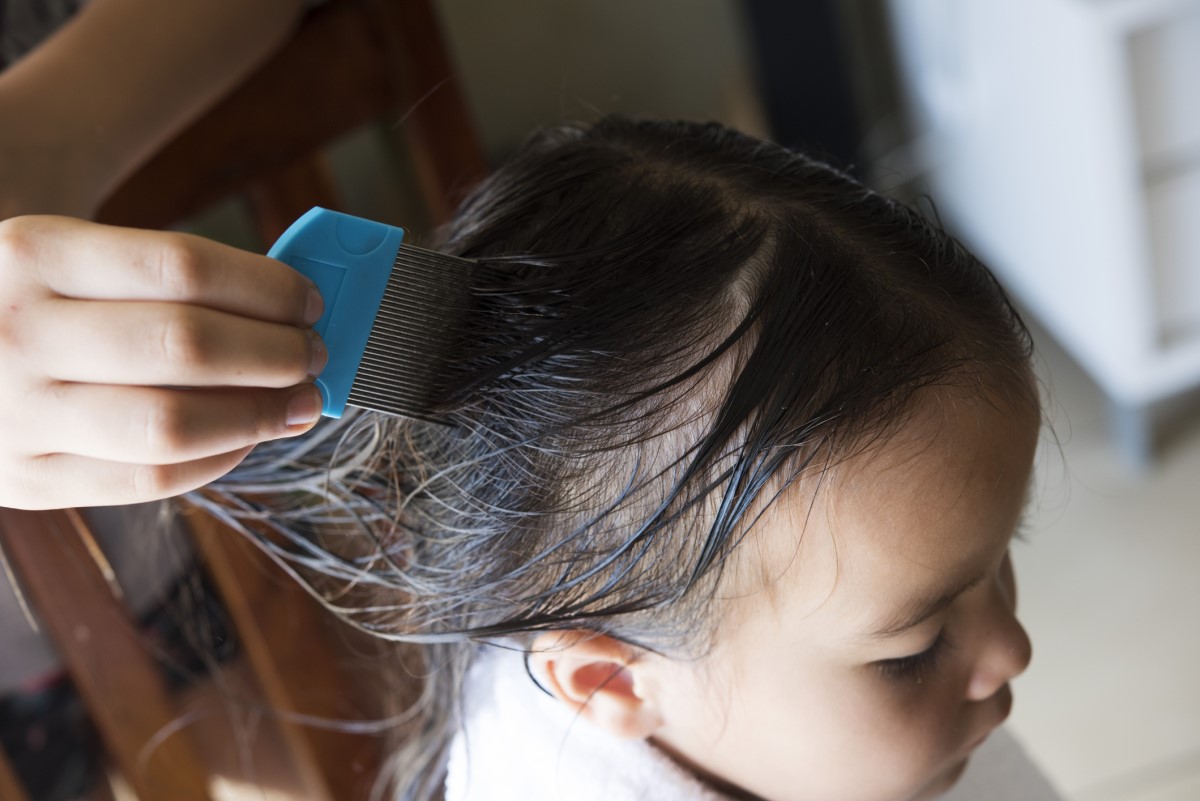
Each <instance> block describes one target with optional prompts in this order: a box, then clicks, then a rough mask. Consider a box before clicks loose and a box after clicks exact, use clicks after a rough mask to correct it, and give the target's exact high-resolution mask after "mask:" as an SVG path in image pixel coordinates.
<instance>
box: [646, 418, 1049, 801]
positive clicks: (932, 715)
mask: <svg viewBox="0 0 1200 801" xmlns="http://www.w3.org/2000/svg"><path fill="white" fill-rule="evenodd" d="M1037 429H1038V421H1037V418H1036V415H1035V414H1033V413H1026V414H1023V415H1022V414H1015V413H1001V412H999V411H997V410H995V409H993V408H991V407H990V406H986V405H983V404H980V403H974V402H969V401H963V400H962V399H961V398H955V397H950V396H946V395H943V396H941V398H940V400H938V399H934V400H932V401H931V402H927V403H926V404H925V406H924V408H923V410H922V411H921V413H920V414H918V417H917V419H916V420H914V421H913V422H912V423H910V424H909V425H907V426H906V427H905V428H904V429H903V430H902V431H901V432H900V433H899V435H898V436H896V437H895V438H894V439H892V440H891V441H889V442H888V443H886V444H885V445H884V446H882V447H880V448H875V449H873V450H870V451H868V452H866V453H864V454H862V455H860V456H858V457H855V458H854V459H852V460H850V461H848V462H846V463H845V464H843V465H842V466H840V467H837V468H835V469H833V470H832V471H830V472H829V473H827V474H826V476H825V482H824V486H823V487H822V488H821V489H820V490H819V491H818V492H816V493H815V494H814V493H813V492H812V491H811V490H808V489H797V490H795V491H792V492H791V494H790V495H787V496H784V497H783V498H781V499H780V501H779V502H778V503H777V504H776V505H775V506H774V507H773V509H774V512H773V514H772V515H771V516H770V517H769V518H764V520H763V521H762V526H761V529H755V530H756V531H758V532H759V533H758V534H757V535H752V536H753V538H752V539H748V540H747V542H746V543H745V544H744V545H743V546H742V547H743V553H744V554H745V555H746V556H747V557H748V558H747V559H745V560H743V561H742V562H741V563H740V566H741V567H742V568H745V569H744V570H740V571H739V572H741V573H747V575H742V576H739V578H738V580H736V581H734V582H731V583H734V584H738V583H740V584H742V585H743V587H745V588H747V589H750V590H752V588H753V587H754V586H761V585H762V581H763V577H766V579H767V581H768V583H769V588H768V590H767V591H765V592H754V591H748V592H745V593H743V594H742V595H741V597H737V598H732V599H730V600H729V601H728V604H729V609H728V611H729V617H727V618H726V619H725V625H724V627H723V628H722V631H721V633H720V634H719V637H718V642H717V646H716V648H715V650H714V651H713V653H712V654H711V655H709V656H708V657H706V658H705V659H704V660H703V661H702V664H700V665H699V666H697V665H695V664H694V663H685V662H674V663H671V662H665V661H664V662H663V663H661V664H659V665H656V666H655V667H654V668H653V669H652V670H651V671H650V672H649V674H648V675H647V676H646V678H647V680H648V681H650V682H651V683H652V684H653V685H655V686H654V687H653V688H648V689H651V691H652V693H653V697H654V698H655V699H657V702H658V703H659V705H660V711H661V713H662V717H663V720H664V725H663V727H662V728H661V729H660V730H659V731H658V732H657V733H656V734H655V736H654V741H655V742H656V743H657V744H658V745H659V746H660V747H662V748H664V749H665V750H667V751H668V752H670V753H672V754H673V755H674V756H675V757H676V758H678V759H679V760H681V761H683V762H685V763H686V764H688V765H690V766H691V767H692V768H693V769H696V770H697V771H698V772H701V773H706V774H708V775H709V776H710V777H712V778H714V779H716V780H718V781H724V782H727V783H729V784H731V785H734V786H735V787H737V788H741V789H743V790H745V791H749V792H750V793H753V794H754V795H755V796H759V797H761V798H763V799H768V800H769V801H902V800H907V799H923V798H929V797H932V796H934V795H937V794H938V793H939V792H941V791H943V790H945V789H947V788H948V787H949V786H950V785H951V784H953V783H954V781H955V780H956V779H957V778H958V776H959V775H960V774H961V772H962V769H963V767H964V766H965V764H966V760H967V758H968V756H969V755H970V753H971V752H972V750H973V749H974V748H975V747H976V746H978V745H979V743H980V742H981V741H982V740H983V738H984V737H985V736H986V735H987V734H988V733H989V732H990V731H991V730H992V729H994V728H995V727H996V726H998V725H999V724H1000V723H1001V721H1003V720H1004V719H1005V717H1006V716H1007V715H1008V712H1009V708H1010V706H1011V704H1012V695H1011V692H1010V690H1009V685H1008V682H1009V680H1010V679H1012V678H1013V677H1015V676H1016V675H1018V674H1019V673H1021V672H1022V671H1023V670H1024V669H1025V667H1026V666H1027V664H1028V663H1029V658H1030V644H1029V639H1028V638H1027V636H1026V634H1025V631H1024V630H1023V629H1022V628H1021V625H1020V624H1019V623H1018V622H1017V619H1016V618H1015V617H1014V607H1015V592H1014V585H1013V574H1012V564H1011V562H1010V561H1009V559H1008V556H1007V553H1008V546H1009V542H1010V540H1011V538H1012V536H1013V534H1014V532H1015V529H1016V527H1017V525H1018V522H1019V517H1020V515H1021V511H1022V507H1023V505H1024V500H1025V493H1026V488H1027V485H1028V484H1029V478H1030V472H1031V465H1032V461H1033V452H1034V448H1035V442H1036V439H1037ZM797 540H799V544H798V545H797ZM750 564H753V565H754V567H753V568H749V567H748V565H750ZM751 570H752V571H757V578H750V577H749V575H748V573H749V572H750V571H751ZM964 587H965V589H963V588H964ZM960 590H961V592H960ZM734 594H736V593H728V595H734ZM939 599H940V600H941V601H942V603H938V604H936V605H935V606H934V607H932V608H929V607H928V603H929V602H931V601H936V600H939ZM922 610H923V611H924V612H926V614H920V615H918V613H919V612H921V611H922ZM917 616H919V618H920V619H919V620H917V619H915V618H916V617H917ZM906 623H908V624H910V625H905V624H906ZM900 626H903V628H899V627H900ZM891 629H896V630H895V631H892V632H891V633H886V632H885V630H891ZM651 661H652V662H653V661H654V660H653V659H652V660H651ZM646 667H650V666H649V665H647V666H646Z"/></svg>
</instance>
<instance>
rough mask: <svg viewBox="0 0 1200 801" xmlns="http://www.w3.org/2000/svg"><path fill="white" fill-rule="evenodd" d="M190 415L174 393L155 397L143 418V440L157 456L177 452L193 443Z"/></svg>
mask: <svg viewBox="0 0 1200 801" xmlns="http://www.w3.org/2000/svg"><path fill="white" fill-rule="evenodd" d="M187 422H188V415H187V412H186V410H185V409H184V408H183V403H182V401H181V400H180V399H178V398H177V397H175V395H174V394H163V395H162V396H160V397H158V398H155V399H154V400H153V401H152V402H151V404H150V407H149V409H148V410H147V413H146V415H145V417H144V418H142V430H141V432H140V433H141V440H142V442H143V443H144V444H145V446H146V448H147V450H148V451H149V452H150V453H151V454H154V455H156V456H166V455H172V454H177V453H179V452H181V451H183V450H184V449H186V448H187V447H188V445H190V444H191V436H190V434H191V432H190V430H189V427H188V424H187Z"/></svg>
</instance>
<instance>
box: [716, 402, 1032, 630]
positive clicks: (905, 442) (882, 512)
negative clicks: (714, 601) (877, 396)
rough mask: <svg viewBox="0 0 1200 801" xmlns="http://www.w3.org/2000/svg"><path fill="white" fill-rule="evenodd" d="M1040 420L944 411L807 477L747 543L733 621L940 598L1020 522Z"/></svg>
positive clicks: (847, 612)
mask: <svg viewBox="0 0 1200 801" xmlns="http://www.w3.org/2000/svg"><path fill="white" fill-rule="evenodd" d="M1036 432H1037V425H1036V422H1034V423H1032V424H1031V423H1030V421H1029V420H1028V419H1025V416H1024V415H1020V414H1006V413H1004V412H1002V411H1000V410H998V409H996V408H994V407H991V406H989V405H987V404H970V405H966V404H959V405H940V406H935V407H933V408H932V410H925V411H923V412H920V413H918V414H915V415H914V417H913V419H912V420H911V421H910V422H909V423H908V424H907V425H905V426H904V427H903V428H902V429H901V430H899V431H897V432H896V433H895V434H894V435H893V436H890V437H888V438H887V439H886V440H884V441H881V442H879V443H877V444H876V445H874V446H872V447H870V448H867V449H864V450H862V451H861V452H859V453H857V454H855V455H854V456H852V457H851V458H848V459H845V460H843V461H841V462H839V463H837V464H835V465H832V466H830V467H829V468H827V469H824V470H822V471H820V472H819V473H814V474H812V475H809V476H802V477H801V479H800V480H798V481H796V482H795V483H793V485H792V486H790V487H789V488H788V489H787V490H785V491H784V492H783V493H782V494H780V496H779V497H778V498H777V499H776V500H775V501H774V502H773V503H772V504H771V506H770V507H769V508H768V509H767V510H766V512H765V513H764V514H763V515H762V517H761V518H760V519H759V520H758V522H757V523H756V524H755V526H754V527H753V528H752V529H751V531H750V533H749V534H748V536H747V537H746V540H745V541H744V543H743V547H742V548H741V549H740V550H739V553H738V554H737V559H736V560H735V564H736V568H735V570H734V571H732V577H731V580H730V582H729V587H730V591H728V592H726V593H724V595H725V596H726V597H730V598H737V599H739V600H738V602H737V603H734V604H731V606H733V607H734V611H733V614H735V615H739V616H740V615H745V614H753V615H766V616H768V617H776V618H782V617H786V618H788V619H789V620H791V619H796V618H804V617H808V616H810V615H816V614H818V613H820V614H822V615H826V616H833V615H835V614H836V615H840V616H843V617H846V618H848V620H847V625H853V621H852V620H849V618H859V619H862V623H861V626H860V627H866V626H869V625H870V621H871V620H874V619H876V618H881V617H886V616H887V615H888V613H889V610H890V609H891V608H892V607H895V606H896V605H897V604H903V603H904V599H905V598H908V597H910V596H918V595H931V594H933V595H936V592H937V588H938V587H939V586H943V585H946V586H948V585H949V584H953V583H955V581H956V580H958V579H959V578H960V577H961V576H963V575H965V574H967V573H970V572H971V571H972V570H973V569H974V568H975V567H977V566H978V565H979V564H980V563H982V562H986V561H988V560H989V559H991V558H992V557H993V556H994V554H995V553H997V552H998V551H999V552H1002V551H1003V548H1004V547H1006V546H1007V543H1008V541H1009V539H1010V538H1011V536H1012V534H1013V533H1014V532H1015V530H1016V528H1017V527H1018V524H1019V519H1020V516H1021V513H1022V511H1023V508H1024V505H1025V501H1026V497H1027V494H1028V493H1027V490H1028V486H1029V481H1030V474H1031V466H1032V457H1033V449H1034V447H1035V445H1036Z"/></svg>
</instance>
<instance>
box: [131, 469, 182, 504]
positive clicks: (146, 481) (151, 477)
mask: <svg viewBox="0 0 1200 801" xmlns="http://www.w3.org/2000/svg"><path fill="white" fill-rule="evenodd" d="M174 473H175V471H174V470H173V469H172V468H171V466H170V465H160V464H144V465H137V466H136V467H134V468H133V470H132V471H131V472H130V474H129V482H130V491H131V492H132V493H133V497H134V498H137V499H138V500H145V501H150V500H157V499H158V498H165V497H167V496H168V495H173V494H175V493H174V489H175V487H174V480H173V479H174Z"/></svg>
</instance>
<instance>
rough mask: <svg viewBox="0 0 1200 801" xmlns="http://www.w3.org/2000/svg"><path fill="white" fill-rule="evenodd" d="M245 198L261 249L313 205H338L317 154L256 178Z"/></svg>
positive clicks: (330, 178)
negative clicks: (260, 238) (248, 204)
mask: <svg viewBox="0 0 1200 801" xmlns="http://www.w3.org/2000/svg"><path fill="white" fill-rule="evenodd" d="M246 197H247V199H248V200H249V202H250V210H251V214H252V215H253V217H254V223H255V227H256V228H257V229H258V233H259V235H260V236H261V237H262V240H263V245H264V247H270V245H271V243H272V242H274V241H275V240H276V239H278V238H279V235H280V234H282V233H283V232H284V231H286V230H287V227H288V226H289V225H291V224H292V223H293V222H294V221H295V220H296V218H297V217H299V216H300V215H301V214H303V213H304V212H306V211H308V210H309V209H310V208H312V207H313V206H324V207H325V208H331V209H336V208H338V206H340V205H341V204H340V203H339V202H338V197H337V189H336V187H335V186H334V181H333V174H332V172H331V171H330V169H329V165H328V164H327V163H326V161H325V159H324V158H323V157H321V156H319V155H317V156H313V157H311V158H307V159H304V160H302V161H298V162H296V163H294V164H290V165H288V166H287V167H284V168H282V169H279V170H275V171H274V172H271V173H269V174H267V175H264V176H262V177H260V178H257V179H255V180H254V181H252V182H251V183H250V184H249V185H248V187H247V189H246Z"/></svg>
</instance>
